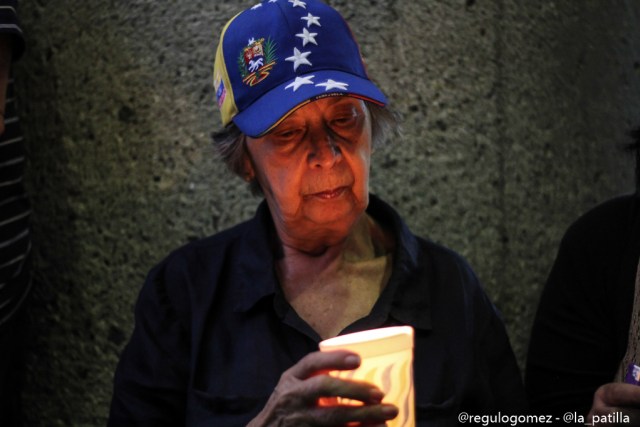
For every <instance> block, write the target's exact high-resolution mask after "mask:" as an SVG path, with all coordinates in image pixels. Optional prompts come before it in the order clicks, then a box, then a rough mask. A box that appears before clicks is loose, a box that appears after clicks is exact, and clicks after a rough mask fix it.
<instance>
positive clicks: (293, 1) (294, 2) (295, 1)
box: [289, 0, 307, 9]
mask: <svg viewBox="0 0 640 427" xmlns="http://www.w3.org/2000/svg"><path fill="white" fill-rule="evenodd" d="M289 3H291V4H292V5H293V7H301V8H303V9H306V8H307V4H306V3H305V2H303V1H300V0H289Z"/></svg>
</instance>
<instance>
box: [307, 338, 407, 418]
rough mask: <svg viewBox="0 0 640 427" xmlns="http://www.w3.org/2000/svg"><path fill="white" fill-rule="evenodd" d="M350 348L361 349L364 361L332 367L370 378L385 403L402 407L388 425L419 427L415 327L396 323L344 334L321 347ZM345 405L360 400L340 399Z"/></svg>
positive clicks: (334, 373)
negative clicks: (348, 366)
mask: <svg viewBox="0 0 640 427" xmlns="http://www.w3.org/2000/svg"><path fill="white" fill-rule="evenodd" d="M334 350H349V351H352V352H354V353H357V354H358V355H359V356H360V358H361V359H362V363H361V364H360V366H359V367H358V368H357V369H354V370H350V371H332V372H331V373H330V375H332V376H335V377H337V378H343V379H354V380H359V381H366V382H368V383H371V384H374V385H376V386H377V387H378V388H380V390H382V392H383V393H384V394H385V397H384V399H383V400H382V401H383V402H384V403H392V404H394V405H395V406H397V407H398V410H399V412H398V416H397V417H396V418H395V419H393V420H390V421H387V426H388V427H415V409H414V408H415V404H414V400H415V398H414V390H413V328H412V327H411V326H392V327H388V328H379V329H371V330H368V331H362V332H356V333H353V334H347V335H340V336H337V337H335V338H329V339H327V340H324V341H322V342H320V351H334ZM338 403H340V404H343V405H348V404H352V405H357V404H361V403H360V402H356V401H352V400H350V399H340V400H339V402H338Z"/></svg>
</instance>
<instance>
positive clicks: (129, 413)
mask: <svg viewBox="0 0 640 427" xmlns="http://www.w3.org/2000/svg"><path fill="white" fill-rule="evenodd" d="M367 213H368V214H369V215H370V216H372V217H373V218H374V219H375V220H376V221H377V222H378V223H379V224H380V225H381V226H382V227H384V228H385V229H387V230H390V231H392V232H393V234H394V236H395V239H396V249H395V252H394V254H393V271H392V274H391V277H390V278H389V282H388V284H387V286H386V287H385V289H384V291H383V292H382V294H381V295H380V297H379V299H378V301H377V302H376V304H375V305H374V307H373V309H372V311H371V313H370V314H369V315H368V316H366V317H365V318H362V319H360V320H358V321H356V322H354V323H353V324H351V325H350V326H348V327H347V328H345V330H344V331H342V333H349V332H355V331H360V330H365V329H371V328H376V327H382V326H391V325H401V324H403V325H404V324H406V325H411V326H413V327H414V328H415V349H414V357H415V361H414V377H415V378H414V379H415V395H416V415H417V419H418V425H419V426H421V425H426V424H425V423H426V422H427V421H428V422H429V425H451V424H457V415H458V413H459V412H460V411H463V410H465V411H468V412H469V413H471V414H474V413H477V414H480V413H494V412H495V413H497V411H498V410H501V411H502V412H503V413H505V412H512V413H522V412H523V411H524V406H525V399H524V391H523V387H522V384H521V379H520V373H519V371H518V368H517V365H516V362H515V359H514V356H513V353H512V350H511V347H510V345H509V340H508V337H507V334H506V333H505V329H504V326H503V324H502V322H501V320H500V318H499V316H498V313H497V312H496V310H495V308H494V306H493V305H492V304H491V302H490V301H489V300H488V298H487V296H486V295H485V293H484V292H483V290H482V289H481V286H480V283H479V282H478V279H477V278H476V276H475V275H474V273H473V271H472V270H471V268H470V267H469V266H468V264H467V263H466V262H465V261H464V260H463V259H462V258H461V257H460V256H459V255H457V254H456V253H454V252H452V251H450V250H448V249H446V248H443V247H441V246H439V245H436V244H434V243H432V242H429V241H427V240H424V239H421V238H419V237H416V236H415V235H413V234H412V233H411V232H410V231H409V229H408V228H407V227H406V225H405V224H404V222H403V221H402V220H401V218H400V217H399V216H398V214H397V213H396V212H395V211H394V210H393V209H392V208H391V207H390V206H388V205H387V204H385V203H384V202H382V201H381V200H379V199H377V198H376V197H374V196H372V197H371V200H370V205H369V208H368V210H367ZM277 242H278V239H277V236H276V234H275V230H274V227H273V223H272V219H271V216H270V213H269V210H268V208H267V206H266V204H265V203H264V202H263V203H262V204H261V205H260V207H259V208H258V212H257V214H256V216H255V217H254V218H253V219H251V220H250V221H247V222H245V223H242V224H240V225H238V226H235V227H233V228H231V229H229V230H226V231H223V232H221V233H219V234H216V235H214V236H212V237H209V238H206V239H203V240H201V241H198V242H194V243H191V244H189V245H187V246H185V247H183V248H181V249H178V250H177V251H175V252H174V253H173V254H171V255H170V256H169V257H168V258H167V259H165V260H164V261H163V262H162V263H160V264H159V265H158V266H157V267H155V268H154V269H153V270H152V271H151V273H150V274H149V277H148V279H147V281H146V283H145V285H144V287H143V289H142V291H141V293H140V297H139V300H138V303H137V306H136V325H135V329H134V332H133V336H132V337H131V340H130V342H129V344H128V345H127V346H126V348H125V350H124V352H123V354H122V356H121V359H120V363H119V365H118V368H117V371H116V374H115V383H114V395H113V401H112V405H111V414H110V420H109V425H110V426H114V427H115V426H183V425H187V426H216V427H225V426H244V425H246V424H247V422H248V421H250V420H251V419H252V418H253V417H254V416H255V415H256V414H257V413H258V412H259V411H260V410H261V409H262V408H263V407H264V405H265V403H266V401H267V399H268V398H269V396H270V395H271V392H272V391H273V389H274V387H275V385H276V384H277V382H278V380H279V378H280V375H281V374H282V373H283V372H284V371H285V370H287V369H288V368H289V367H291V366H292V365H294V364H295V363H296V362H297V361H299V360H300V359H301V358H302V357H303V356H305V355H306V354H308V353H310V352H313V351H317V350H318V342H319V341H320V337H319V336H318V334H317V333H316V332H315V331H314V330H313V329H312V328H311V327H310V326H309V325H308V324H307V323H306V322H305V321H303V320H302V319H301V318H300V317H299V316H298V315H297V314H296V312H295V310H294V309H293V308H292V307H291V306H290V305H289V304H288V303H287V301H286V300H285V298H284V296H283V294H282V292H281V290H280V286H279V284H278V280H277V277H276V274H275V261H276V257H277V256H278V254H279V251H278V247H277Z"/></svg>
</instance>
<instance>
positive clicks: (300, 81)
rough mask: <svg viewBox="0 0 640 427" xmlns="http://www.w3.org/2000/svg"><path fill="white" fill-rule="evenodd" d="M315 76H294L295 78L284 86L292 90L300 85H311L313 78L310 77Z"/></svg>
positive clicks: (295, 89)
mask: <svg viewBox="0 0 640 427" xmlns="http://www.w3.org/2000/svg"><path fill="white" fill-rule="evenodd" d="M314 77H315V76H313V75H312V76H306V77H296V79H295V80H294V81H293V83H289V84H288V85H286V86H285V87H284V88H285V89H289V88H293V91H294V92H295V91H297V90H298V88H299V87H300V86H302V85H312V84H313V80H311V79H312V78H314Z"/></svg>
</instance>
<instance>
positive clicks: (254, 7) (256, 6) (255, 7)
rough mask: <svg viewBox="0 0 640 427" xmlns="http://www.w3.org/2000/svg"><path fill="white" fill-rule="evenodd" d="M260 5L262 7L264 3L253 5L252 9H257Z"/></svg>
mask: <svg viewBox="0 0 640 427" xmlns="http://www.w3.org/2000/svg"><path fill="white" fill-rule="evenodd" d="M259 7H262V3H258V4H257V5H255V6H253V7H252V8H251V10H256V9H257V8H259Z"/></svg>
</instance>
